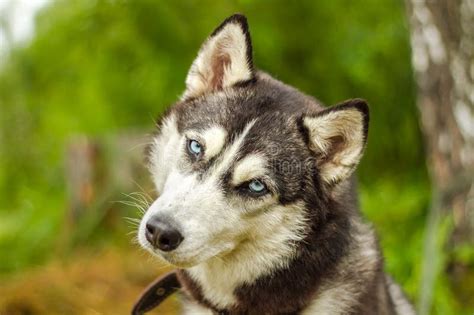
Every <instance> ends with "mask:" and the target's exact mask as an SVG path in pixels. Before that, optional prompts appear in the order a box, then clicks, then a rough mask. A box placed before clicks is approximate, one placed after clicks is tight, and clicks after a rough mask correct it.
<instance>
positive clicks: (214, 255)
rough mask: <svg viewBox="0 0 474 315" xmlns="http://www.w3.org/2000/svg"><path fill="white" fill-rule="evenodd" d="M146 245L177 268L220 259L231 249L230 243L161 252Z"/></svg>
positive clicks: (155, 255)
mask: <svg viewBox="0 0 474 315" xmlns="http://www.w3.org/2000/svg"><path fill="white" fill-rule="evenodd" d="M144 247H145V249H146V250H147V251H148V252H150V253H151V254H152V255H153V256H154V257H157V258H158V259H159V260H161V261H165V262H166V263H168V264H170V265H173V266H174V267H177V268H191V267H194V266H197V265H199V264H202V263H205V262H207V261H209V260H211V259H219V258H218V257H221V256H222V255H225V253H227V252H229V251H230V248H229V245H228V246H222V247H220V248H216V247H214V248H212V249H210V248H205V247H201V248H199V249H197V250H189V251H186V252H180V251H178V252H161V251H157V250H155V249H153V248H151V247H149V246H144Z"/></svg>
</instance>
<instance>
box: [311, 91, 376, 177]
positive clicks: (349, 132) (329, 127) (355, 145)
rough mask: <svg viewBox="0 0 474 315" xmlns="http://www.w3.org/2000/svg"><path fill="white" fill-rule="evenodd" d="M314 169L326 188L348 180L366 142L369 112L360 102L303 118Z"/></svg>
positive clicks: (338, 106) (364, 103) (342, 104)
mask: <svg viewBox="0 0 474 315" xmlns="http://www.w3.org/2000/svg"><path fill="white" fill-rule="evenodd" d="M303 125H304V128H306V130H307V132H308V138H309V146H310V149H311V150H312V151H313V152H314V153H315V155H316V162H317V169H318V170H319V172H320V176H321V178H322V179H323V181H325V182H326V183H327V184H328V185H335V184H337V183H339V182H340V181H342V180H344V179H346V178H348V177H349V176H350V175H351V174H352V172H353V170H354V169H355V167H356V166H357V164H358V163H359V160H360V158H361V157H362V153H363V151H364V148H365V143H366V140H367V132H368V126H369V108H368V106H367V103H366V102H365V101H364V100H360V99H353V100H348V101H346V102H344V103H341V104H339V105H336V106H333V107H330V108H328V109H325V110H323V111H322V112H319V113H317V114H315V115H307V116H305V117H303Z"/></svg>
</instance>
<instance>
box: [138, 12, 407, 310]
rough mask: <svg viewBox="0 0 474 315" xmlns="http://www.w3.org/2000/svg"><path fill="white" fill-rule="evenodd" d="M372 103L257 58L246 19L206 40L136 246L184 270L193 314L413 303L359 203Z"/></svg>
mask: <svg viewBox="0 0 474 315" xmlns="http://www.w3.org/2000/svg"><path fill="white" fill-rule="evenodd" d="M368 124H369V110H368V107H367V104H366V102H365V101H363V100H360V99H353V100H348V101H345V102H343V103H341V104H338V105H335V106H332V107H329V108H325V107H323V106H322V105H321V103H320V102H318V101H317V100H316V99H314V98H312V97H310V96H307V95H305V94H303V93H301V92H299V91H298V90H296V89H295V88H292V87H290V86H288V85H286V84H284V83H282V82H280V81H277V80H276V79H274V78H272V77H271V76H270V75H268V74H266V73H264V72H261V71H258V70H256V69H255V68H254V65H253V62H252V44H251V41H250V34H249V29H248V25H247V20H246V18H245V17H244V16H242V15H239V14H237V15H233V16H231V17H229V18H227V19H226V20H225V21H224V22H223V23H222V24H221V25H220V26H219V27H218V28H217V29H216V30H215V31H214V32H213V33H212V34H211V36H210V37H209V38H208V39H207V40H206V41H205V43H204V44H203V46H202V47H201V49H200V51H199V53H198V56H197V58H196V59H195V61H194V62H193V64H192V66H191V69H190V70H189V73H188V75H187V78H186V90H185V92H184V94H183V96H182V97H181V100H180V101H178V102H177V103H176V104H175V105H174V106H173V107H172V108H171V109H170V110H168V112H167V113H166V114H165V115H164V116H163V118H162V120H161V122H160V123H159V131H158V132H157V134H156V136H155V137H154V139H153V143H152V144H151V145H150V148H149V150H148V151H149V152H148V161H149V168H150V171H151V174H152V177H153V180H154V183H155V185H156V189H157V191H158V193H159V198H158V199H156V201H154V202H153V204H152V205H151V206H150V208H149V209H148V211H147V212H146V214H145V215H144V217H143V219H142V221H141V224H140V227H139V231H138V238H139V242H140V244H141V246H143V247H144V248H145V249H147V250H148V251H150V252H151V253H153V254H154V255H156V256H158V257H160V258H162V259H164V260H165V261H167V262H168V263H170V264H172V265H174V266H176V267H178V271H177V272H178V279H179V282H180V283H181V285H182V286H183V290H184V292H185V295H186V298H185V300H186V301H185V305H184V310H185V312H187V313H189V314H213V313H219V314H365V315H370V314H403V315H407V314H414V312H413V310H412V307H411V305H410V304H409V303H408V301H407V300H406V299H405V297H404V295H403V293H402V291H401V290H400V288H399V287H398V286H397V285H396V284H395V283H394V282H392V280H391V279H390V278H389V277H388V276H387V275H385V274H384V271H383V262H382V257H381V254H380V250H379V248H378V244H377V240H376V238H375V236H374V233H373V231H372V230H371V228H370V227H369V226H368V225H367V224H365V223H364V222H363V221H362V219H361V215H360V213H359V210H358V205H357V198H356V193H355V187H354V186H355V183H354V180H353V179H352V176H351V174H352V173H353V171H354V169H355V168H356V166H357V164H358V162H359V160H360V158H361V156H362V153H363V151H364V147H365V144H366V141H367V131H368Z"/></svg>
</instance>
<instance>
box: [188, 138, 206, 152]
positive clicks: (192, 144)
mask: <svg viewBox="0 0 474 315" xmlns="http://www.w3.org/2000/svg"><path fill="white" fill-rule="evenodd" d="M188 151H189V153H191V154H194V155H196V156H197V155H200V154H201V153H202V151H203V150H202V145H201V144H200V143H199V142H197V141H196V140H189V141H188Z"/></svg>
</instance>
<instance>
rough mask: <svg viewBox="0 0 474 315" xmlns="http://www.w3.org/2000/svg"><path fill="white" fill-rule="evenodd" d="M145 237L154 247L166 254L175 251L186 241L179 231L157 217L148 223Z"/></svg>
mask: <svg viewBox="0 0 474 315" xmlns="http://www.w3.org/2000/svg"><path fill="white" fill-rule="evenodd" d="M145 236H146V239H147V240H148V242H150V244H151V245H152V246H153V247H155V248H158V249H160V250H162V251H164V252H169V251H172V250H175V249H176V248H177V247H178V246H179V244H181V242H182V241H183V239H184V237H183V236H182V235H181V233H180V232H179V231H178V229H176V228H175V227H173V226H172V225H171V224H169V223H167V222H166V221H164V220H161V219H159V218H157V217H151V218H150V219H149V220H148V222H147V223H146V232H145Z"/></svg>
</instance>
